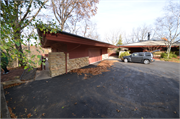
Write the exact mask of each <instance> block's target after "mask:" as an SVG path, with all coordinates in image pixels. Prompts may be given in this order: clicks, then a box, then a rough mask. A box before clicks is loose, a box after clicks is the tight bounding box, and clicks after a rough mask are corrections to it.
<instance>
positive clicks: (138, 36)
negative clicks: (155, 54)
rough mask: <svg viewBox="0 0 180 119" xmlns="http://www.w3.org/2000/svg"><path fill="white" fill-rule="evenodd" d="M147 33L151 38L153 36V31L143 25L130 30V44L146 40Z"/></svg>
mask: <svg viewBox="0 0 180 119" xmlns="http://www.w3.org/2000/svg"><path fill="white" fill-rule="evenodd" d="M148 32H149V33H151V38H152V37H154V35H155V30H154V29H153V28H152V27H151V26H150V25H149V26H148V25H146V24H144V25H143V26H140V27H137V28H133V30H132V36H131V37H132V38H131V39H132V42H138V41H142V40H147V39H148V38H147V37H148Z"/></svg>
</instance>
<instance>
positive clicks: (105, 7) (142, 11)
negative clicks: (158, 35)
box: [41, 0, 180, 42]
mask: <svg viewBox="0 0 180 119" xmlns="http://www.w3.org/2000/svg"><path fill="white" fill-rule="evenodd" d="M169 1H170V0H99V4H98V5H97V6H98V11H97V14H96V15H95V16H93V17H92V18H91V21H92V22H93V23H96V24H97V32H98V34H99V35H100V39H101V40H102V41H104V42H106V41H105V40H104V39H105V34H107V33H108V32H111V31H121V32H122V33H124V32H125V33H126V34H130V33H131V31H132V29H133V28H137V27H139V26H142V25H143V24H146V25H154V22H155V20H156V19H157V18H158V17H161V16H162V15H163V8H164V6H166V5H168V3H169ZM171 1H172V2H178V3H180V0H171ZM49 3H50V2H49ZM49 3H48V4H49ZM41 13H43V14H44V15H48V16H51V17H50V19H52V18H54V19H55V17H54V16H53V15H54V14H53V13H52V11H51V12H50V11H47V10H45V9H44V10H42V11H41ZM42 20H43V21H44V20H47V18H46V19H42ZM57 23H58V22H57Z"/></svg>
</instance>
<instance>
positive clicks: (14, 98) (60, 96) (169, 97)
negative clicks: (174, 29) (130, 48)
mask: <svg viewBox="0 0 180 119" xmlns="http://www.w3.org/2000/svg"><path fill="white" fill-rule="evenodd" d="M94 66H95V65H90V66H88V67H94ZM83 77H84V75H80V76H78V75H77V74H75V73H73V74H70V73H68V74H66V75H61V76H57V77H54V78H51V79H45V80H38V81H34V82H30V83H28V84H22V85H20V86H17V87H12V88H9V89H5V92H6V91H7V92H9V94H7V95H6V99H7V101H8V106H9V107H11V108H12V110H13V113H16V115H17V116H18V117H27V114H29V113H31V114H32V115H33V116H32V118H39V117H46V118H59V117H61V118H65V117H68V118H73V117H76V118H77V117H79V118H81V117H84V118H87V117H92V118H100V117H107V118H113V117H116V118H118V117H120V118H121V117H126V118H130V117H132V118H141V117H143V118H147V117H148V118H165V117H168V118H174V117H179V64H178V63H170V62H161V61H157V62H154V63H152V64H149V65H144V64H137V63H123V62H116V63H115V65H113V67H112V68H111V69H110V71H109V72H104V73H103V74H102V75H96V76H92V77H90V78H88V79H87V80H84V79H83ZM13 107H15V109H13ZM26 109H27V111H25V110H26ZM43 113H45V115H44V116H42V114H43Z"/></svg>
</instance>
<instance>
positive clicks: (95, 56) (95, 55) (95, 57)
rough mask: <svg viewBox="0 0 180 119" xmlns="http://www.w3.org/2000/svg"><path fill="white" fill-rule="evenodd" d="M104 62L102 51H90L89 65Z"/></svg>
mask: <svg viewBox="0 0 180 119" xmlns="http://www.w3.org/2000/svg"><path fill="white" fill-rule="evenodd" d="M100 60H102V56H101V49H89V63H90V64H91V63H94V62H97V61H100Z"/></svg>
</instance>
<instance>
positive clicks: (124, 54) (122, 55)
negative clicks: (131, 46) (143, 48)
mask: <svg viewBox="0 0 180 119" xmlns="http://www.w3.org/2000/svg"><path fill="white" fill-rule="evenodd" d="M129 55H131V54H130V53H129V52H128V51H126V52H123V53H121V55H120V56H119V58H121V59H122V60H123V57H124V56H129Z"/></svg>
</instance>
